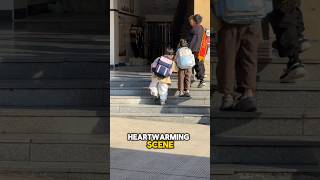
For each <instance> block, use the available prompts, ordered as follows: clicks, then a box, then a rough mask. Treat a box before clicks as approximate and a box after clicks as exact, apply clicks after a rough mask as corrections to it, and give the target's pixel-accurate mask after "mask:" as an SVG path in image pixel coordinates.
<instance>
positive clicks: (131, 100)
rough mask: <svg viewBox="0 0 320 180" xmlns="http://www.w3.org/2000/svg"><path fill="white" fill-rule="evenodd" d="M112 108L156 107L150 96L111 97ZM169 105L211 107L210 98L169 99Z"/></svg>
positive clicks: (171, 97) (174, 97)
mask: <svg viewBox="0 0 320 180" xmlns="http://www.w3.org/2000/svg"><path fill="white" fill-rule="evenodd" d="M110 103H111V106H112V105H113V104H130V105H133V104H147V105H154V104H155V102H154V98H153V97H150V96H111V97H110ZM167 103H168V104H170V105H182V106H187V105H197V104H198V105H210V97H192V98H187V97H176V96H170V97H168V100H167Z"/></svg>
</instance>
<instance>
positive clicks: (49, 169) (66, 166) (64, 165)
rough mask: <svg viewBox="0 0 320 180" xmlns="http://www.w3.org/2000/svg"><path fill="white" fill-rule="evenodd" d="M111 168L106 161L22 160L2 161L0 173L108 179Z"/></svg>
mask: <svg viewBox="0 0 320 180" xmlns="http://www.w3.org/2000/svg"><path fill="white" fill-rule="evenodd" d="M108 173H109V169H108V168H107V167H106V162H103V163H101V162H99V163H81V162H20V161H2V162H1V161H0V174H5V175H9V174H13V175H17V174H20V175H23V174H26V175H28V174H29V175H33V176H36V175H39V176H40V177H41V176H45V177H52V178H57V177H58V178H62V179H63V178H67V179H70V178H76V179H78V178H79V177H88V179H90V178H94V179H96V180H105V179H108Z"/></svg>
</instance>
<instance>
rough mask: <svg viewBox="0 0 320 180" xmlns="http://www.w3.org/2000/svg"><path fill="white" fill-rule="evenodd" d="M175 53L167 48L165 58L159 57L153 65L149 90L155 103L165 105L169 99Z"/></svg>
mask: <svg viewBox="0 0 320 180" xmlns="http://www.w3.org/2000/svg"><path fill="white" fill-rule="evenodd" d="M173 60H174V51H173V49H172V48H166V51H165V53H164V55H163V56H161V57H158V58H157V59H156V60H155V61H154V62H153V63H152V64H151V70H152V72H153V74H152V77H151V83H150V85H149V89H150V92H151V95H152V96H153V97H154V99H155V102H156V103H158V102H157V101H158V100H160V105H162V106H163V105H165V104H166V101H167V97H168V89H169V86H170V85H171V78H170V76H171V75H172V72H173V66H174V61H173Z"/></svg>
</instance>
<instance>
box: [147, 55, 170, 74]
mask: <svg viewBox="0 0 320 180" xmlns="http://www.w3.org/2000/svg"><path fill="white" fill-rule="evenodd" d="M172 66H173V61H172V60H171V59H168V58H166V57H164V56H161V57H160V58H158V60H157V63H156V64H155V66H154V67H152V71H153V73H154V74H155V75H156V76H157V77H159V78H166V77H169V76H171V74H172Z"/></svg>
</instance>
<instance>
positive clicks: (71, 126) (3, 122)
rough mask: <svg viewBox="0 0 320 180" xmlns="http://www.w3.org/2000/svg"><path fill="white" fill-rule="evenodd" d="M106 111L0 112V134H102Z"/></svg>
mask: <svg viewBox="0 0 320 180" xmlns="http://www.w3.org/2000/svg"><path fill="white" fill-rule="evenodd" d="M107 116H108V114H107V110H106V109H104V108H103V109H102V108H95V107H91V108H81V107H79V108H78V109H77V108H76V107H73V108H72V109H71V108H66V107H65V108H63V107H60V108H54V107H51V108H49V107H48V108H35V107H32V108H17V107H15V108H1V109H0V132H1V133H3V134H5V133H7V134H12V133H46V134H105V133H107V127H108V123H107Z"/></svg>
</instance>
